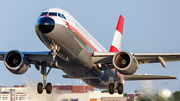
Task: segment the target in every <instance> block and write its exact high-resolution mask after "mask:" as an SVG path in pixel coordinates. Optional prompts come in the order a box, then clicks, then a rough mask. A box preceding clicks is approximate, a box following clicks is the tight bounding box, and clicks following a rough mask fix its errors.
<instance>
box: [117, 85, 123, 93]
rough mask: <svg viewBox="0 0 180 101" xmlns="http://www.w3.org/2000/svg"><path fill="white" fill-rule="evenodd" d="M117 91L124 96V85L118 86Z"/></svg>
mask: <svg viewBox="0 0 180 101" xmlns="http://www.w3.org/2000/svg"><path fill="white" fill-rule="evenodd" d="M117 90H118V94H122V93H123V85H122V83H119V84H118V87H117Z"/></svg>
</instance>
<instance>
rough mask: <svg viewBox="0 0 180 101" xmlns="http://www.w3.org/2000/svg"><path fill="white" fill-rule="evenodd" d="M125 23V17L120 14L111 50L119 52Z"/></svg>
mask: <svg viewBox="0 0 180 101" xmlns="http://www.w3.org/2000/svg"><path fill="white" fill-rule="evenodd" d="M123 24H124V17H123V16H122V15H120V17H119V21H118V24H117V27H116V31H115V34H114V38H113V42H112V45H111V48H110V50H109V52H119V51H120V50H121V42H122V35H123Z"/></svg>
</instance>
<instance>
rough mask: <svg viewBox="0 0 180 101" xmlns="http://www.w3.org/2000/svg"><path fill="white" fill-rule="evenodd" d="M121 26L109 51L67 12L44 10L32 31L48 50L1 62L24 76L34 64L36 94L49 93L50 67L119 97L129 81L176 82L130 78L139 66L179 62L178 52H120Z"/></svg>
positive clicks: (1, 56)
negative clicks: (37, 80) (37, 76)
mask: <svg viewBox="0 0 180 101" xmlns="http://www.w3.org/2000/svg"><path fill="white" fill-rule="evenodd" d="M123 23H124V18H123V16H120V17H119V21H118V24H117V28H116V31H115V35H114V39H113V42H112V45H111V48H110V51H109V52H108V51H107V50H106V49H105V48H104V47H103V46H102V45H101V44H100V43H98V42H97V41H96V39H94V38H93V37H92V36H91V34H89V33H88V32H87V31H86V30H85V29H84V28H83V27H82V26H81V25H80V24H79V23H78V22H77V21H76V20H75V19H74V18H73V17H72V16H71V15H70V14H69V13H68V12H66V11H64V10H62V9H59V8H50V9H46V10H44V11H43V12H42V13H41V14H40V16H39V17H38V18H37V21H36V25H35V31H36V34H37V36H38V37H39V39H40V40H41V41H42V42H43V43H44V45H46V46H47V47H48V48H49V49H50V51H45V52H21V51H18V50H10V51H9V52H0V60H4V64H5V66H6V68H7V69H8V70H9V71H10V72H11V73H14V74H23V73H25V72H26V71H27V70H28V68H29V67H30V65H31V64H34V66H35V67H36V69H37V70H40V72H41V74H42V75H43V83H38V85H37V91H38V93H39V94H41V93H42V92H43V89H46V92H47V93H48V94H50V93H51V92H52V85H51V83H47V84H46V77H47V75H48V73H49V72H50V70H51V69H52V68H56V69H61V70H62V71H64V73H66V75H63V77H64V78H75V79H81V80H83V81H84V82H85V83H87V84H88V85H90V86H93V87H96V88H100V89H109V93H110V94H113V93H114V91H115V90H116V89H117V91H118V93H119V94H122V93H123V85H124V83H125V81H129V80H157V79H176V77H175V76H161V75H133V74H134V73H135V72H136V70H137V69H138V68H139V64H144V63H157V62H160V63H161V64H162V66H164V67H165V66H166V64H165V62H171V61H180V53H158V54H154V53H130V52H127V51H121V39H122V35H123ZM47 67H49V70H48V71H47Z"/></svg>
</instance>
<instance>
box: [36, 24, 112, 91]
mask: <svg viewBox="0 0 180 101" xmlns="http://www.w3.org/2000/svg"><path fill="white" fill-rule="evenodd" d="M35 29H36V33H37V35H38V37H39V38H40V40H41V41H42V42H43V43H44V44H45V45H46V46H47V47H48V48H49V49H50V50H51V47H52V46H54V45H56V46H57V47H58V48H59V50H58V53H57V57H56V61H57V62H58V67H59V69H62V70H63V71H64V72H65V73H66V74H67V75H68V76H69V77H71V78H77V79H82V80H83V81H84V82H85V83H87V84H88V85H91V86H93V87H96V88H101V89H107V87H108V85H109V83H112V82H114V79H113V75H114V71H111V72H110V71H109V70H106V71H104V72H102V71H101V70H99V69H97V68H96V67H95V66H94V62H93V60H92V54H93V52H91V51H89V50H88V48H87V46H88V45H87V44H86V43H85V42H84V41H83V39H81V37H80V36H78V35H77V34H76V33H75V32H74V31H73V30H71V29H70V28H69V27H68V26H65V25H62V24H55V26H54V29H53V30H52V31H51V32H49V33H42V32H41V31H39V30H38V26H36V28H35ZM51 51H52V50H51Z"/></svg>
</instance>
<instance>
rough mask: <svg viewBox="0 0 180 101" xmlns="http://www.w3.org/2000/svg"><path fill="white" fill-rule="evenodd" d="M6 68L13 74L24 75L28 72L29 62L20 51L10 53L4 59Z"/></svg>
mask: <svg viewBox="0 0 180 101" xmlns="http://www.w3.org/2000/svg"><path fill="white" fill-rule="evenodd" d="M4 64H5V66H6V68H7V69H8V70H9V71H10V72H11V73H13V74H24V73H25V72H26V71H27V70H28V61H27V59H26V57H25V56H24V54H23V53H22V52H20V51H18V50H12V51H9V52H8V53H7V54H6V55H5V58H4Z"/></svg>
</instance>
